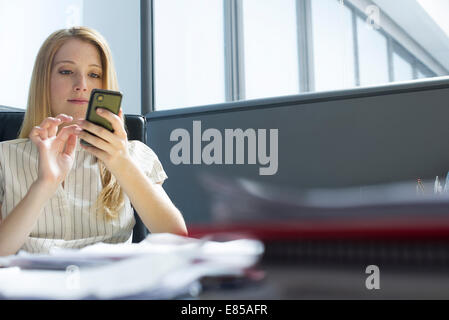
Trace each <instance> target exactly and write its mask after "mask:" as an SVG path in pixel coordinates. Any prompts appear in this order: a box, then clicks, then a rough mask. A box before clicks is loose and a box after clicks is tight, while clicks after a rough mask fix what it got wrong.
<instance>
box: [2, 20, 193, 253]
mask: <svg viewBox="0 0 449 320" xmlns="http://www.w3.org/2000/svg"><path fill="white" fill-rule="evenodd" d="M94 88H100V89H109V90H118V83H117V79H116V74H115V70H114V66H113V62H112V56H111V52H110V49H109V47H108V45H107V43H106V41H105V40H104V38H103V37H102V36H101V35H100V34H99V33H98V32H96V31H94V30H92V29H89V28H86V27H77V28H71V29H67V30H66V29H63V30H59V31H56V32H54V33H53V34H51V35H50V36H49V37H48V39H47V40H46V41H45V42H44V44H43V45H42V47H41V49H40V51H39V53H38V56H37V58H36V62H35V66H34V70H33V74H32V79H31V84H30V91H29V97H28V106H27V111H26V114H25V118H24V122H23V124H22V128H21V131H20V134H19V139H16V140H11V141H5V142H2V143H0V209H1V211H0V213H1V214H0V217H1V222H0V256H5V255H10V254H15V253H17V252H18V251H19V250H26V251H28V252H34V253H46V252H49V250H50V249H51V248H52V247H68V248H81V247H84V246H87V245H90V244H93V243H97V242H108V243H119V242H125V241H127V242H130V241H131V239H132V229H133V226H134V224H135V220H134V216H133V210H132V207H131V204H132V206H133V207H134V208H135V209H136V211H137V212H138V214H139V216H140V217H141V219H142V221H143V222H144V224H145V225H146V227H147V228H148V229H149V230H150V231H151V232H153V233H157V232H170V233H175V234H179V235H184V236H185V235H187V229H186V226H185V222H184V219H183V217H182V215H181V213H180V212H179V210H178V209H177V208H176V207H175V206H174V205H173V203H172V202H171V200H170V199H169V197H168V196H167V194H166V193H165V191H164V189H163V188H162V183H163V181H164V180H165V179H166V178H167V176H166V174H165V172H164V170H163V168H162V165H161V163H160V162H159V160H158V158H157V156H156V154H155V153H154V152H153V151H152V150H151V149H150V148H149V147H147V146H146V145H145V144H143V143H141V142H139V141H128V140H127V135H126V131H125V128H124V121H123V119H124V118H123V111H122V110H120V113H119V115H118V116H117V115H114V114H113V113H111V112H110V111H108V110H105V109H98V114H99V115H100V116H102V117H104V118H106V119H107V120H108V121H109V122H111V124H112V126H113V128H114V132H113V133H111V132H110V131H108V130H105V129H103V128H101V127H99V126H97V125H94V124H92V123H90V122H86V121H85V120H83V118H84V117H85V114H86V110H87V104H88V99H89V97H90V93H91V91H92V89H94ZM91 133H93V134H95V135H96V136H95V135H92V134H91ZM79 139H84V140H86V141H87V142H89V143H90V144H91V145H92V146H89V147H86V146H84V145H83V144H80V143H79Z"/></svg>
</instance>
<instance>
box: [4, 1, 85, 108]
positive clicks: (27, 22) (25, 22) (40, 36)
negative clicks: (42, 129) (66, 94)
mask: <svg viewBox="0 0 449 320" xmlns="http://www.w3.org/2000/svg"><path fill="white" fill-rule="evenodd" d="M49 12H51V18H48V19H46V18H45V17H49ZM82 12H83V0H58V1H54V0H39V1H34V0H16V1H10V0H0V44H1V50H0V70H1V73H0V105H5V106H9V107H16V108H23V109H25V108H26V105H27V98H28V88H29V83H30V80H31V73H32V71H33V66H34V60H35V58H36V55H37V52H38V50H39V48H40V46H41V45H42V43H43V42H44V40H45V39H46V38H47V37H48V35H49V34H51V33H52V32H53V31H55V30H57V29H60V28H65V27H70V26H73V25H82V24H83V19H82V18H83V17H82Z"/></svg>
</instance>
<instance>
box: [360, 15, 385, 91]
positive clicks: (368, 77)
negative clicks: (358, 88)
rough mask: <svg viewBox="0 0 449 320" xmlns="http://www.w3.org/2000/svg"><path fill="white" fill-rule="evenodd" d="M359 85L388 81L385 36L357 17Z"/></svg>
mask: <svg viewBox="0 0 449 320" xmlns="http://www.w3.org/2000/svg"><path fill="white" fill-rule="evenodd" d="M357 41H358V55H359V70H360V85H362V86H368V85H376V84H384V83H388V82H389V71H388V70H389V69H388V68H389V66H388V50H387V38H386V37H385V36H384V35H382V34H381V33H380V32H379V31H377V30H376V29H374V28H373V27H371V26H370V25H369V24H368V23H366V21H364V20H362V19H361V18H357Z"/></svg>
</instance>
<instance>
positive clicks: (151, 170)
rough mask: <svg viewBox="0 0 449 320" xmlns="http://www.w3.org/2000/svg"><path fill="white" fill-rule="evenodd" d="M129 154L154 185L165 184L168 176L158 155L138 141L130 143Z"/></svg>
mask: <svg viewBox="0 0 449 320" xmlns="http://www.w3.org/2000/svg"><path fill="white" fill-rule="evenodd" d="M129 153H130V156H131V157H132V159H133V160H134V161H135V163H136V164H137V165H138V166H139V168H140V169H141V170H142V171H143V173H144V174H145V175H146V176H147V177H148V178H150V180H151V181H153V183H161V182H162V183H163V182H164V180H165V179H167V178H168V177H167V174H166V173H165V171H164V168H163V167H162V164H161V162H160V161H159V158H158V157H157V155H156V153H155V152H154V151H153V150H152V149H151V148H150V147H149V146H147V145H146V144H144V143H143V142H141V141H138V140H132V141H129Z"/></svg>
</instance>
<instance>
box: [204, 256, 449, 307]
mask: <svg viewBox="0 0 449 320" xmlns="http://www.w3.org/2000/svg"><path fill="white" fill-rule="evenodd" d="M260 269H261V270H263V271H264V272H265V278H264V279H263V280H262V281H258V282H255V283H251V284H248V285H246V286H242V287H241V288H234V289H220V290H218V289H210V290H205V291H204V292H203V293H202V294H201V295H200V296H199V299H204V300H208V299H231V300H234V299H249V300H253V299H254V300H258V299H268V300H272V299H274V300H277V299H283V300H284V299H285V300H289V299H449V270H448V271H446V270H437V271H436V270H430V269H429V270H424V269H418V268H407V267H406V266H403V267H394V268H393V267H382V266H379V269H380V278H379V279H380V289H378V290H377V289H372V290H368V289H367V288H366V285H365V282H366V279H367V277H369V276H370V274H366V273H365V271H366V266H362V265H360V266H347V267H344V266H334V267H332V266H329V265H328V266H325V265H301V264H290V265H280V264H276V265H261V266H260Z"/></svg>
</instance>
